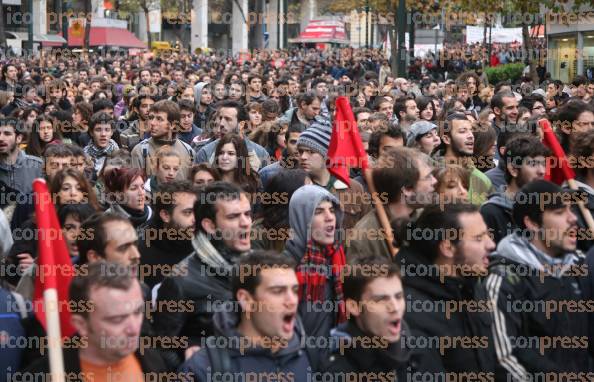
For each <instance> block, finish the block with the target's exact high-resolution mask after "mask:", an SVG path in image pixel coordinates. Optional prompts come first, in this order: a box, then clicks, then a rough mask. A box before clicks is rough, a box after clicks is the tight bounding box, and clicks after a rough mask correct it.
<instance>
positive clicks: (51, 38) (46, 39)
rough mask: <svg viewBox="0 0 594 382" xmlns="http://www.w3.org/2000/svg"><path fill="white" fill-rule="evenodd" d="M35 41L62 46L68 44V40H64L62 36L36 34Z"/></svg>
mask: <svg viewBox="0 0 594 382" xmlns="http://www.w3.org/2000/svg"><path fill="white" fill-rule="evenodd" d="M33 41H35V42H40V43H42V44H44V43H52V42H53V43H57V44H59V45H62V44H64V43H66V40H65V39H64V37H62V36H61V35H57V34H34V35H33Z"/></svg>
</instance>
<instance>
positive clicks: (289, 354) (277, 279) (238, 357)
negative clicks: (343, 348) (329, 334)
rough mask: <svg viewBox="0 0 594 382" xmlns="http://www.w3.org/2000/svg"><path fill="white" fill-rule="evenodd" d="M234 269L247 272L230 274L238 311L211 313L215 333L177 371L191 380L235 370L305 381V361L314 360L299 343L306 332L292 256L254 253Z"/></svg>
mask: <svg viewBox="0 0 594 382" xmlns="http://www.w3.org/2000/svg"><path fill="white" fill-rule="evenodd" d="M238 268H239V269H243V270H249V271H248V272H246V274H245V275H238V274H235V275H234V276H233V279H232V281H231V285H232V295H233V300H235V301H237V305H238V307H239V311H238V312H236V311H234V310H231V311H224V310H223V311H219V312H216V313H215V315H214V317H213V321H214V325H215V330H216V334H215V335H216V337H210V338H208V339H207V340H206V348H203V349H201V350H200V351H199V352H198V353H196V354H194V355H193V356H192V357H191V358H190V359H189V360H187V361H186V362H185V363H184V364H183V365H182V366H181V367H180V369H179V371H180V373H187V374H188V375H189V376H190V380H192V381H205V380H208V375H220V376H221V377H222V378H228V376H235V375H239V374H249V375H255V376H258V377H260V376H269V375H291V379H292V380H294V381H300V382H306V381H309V380H310V376H311V374H310V373H311V370H312V368H311V365H312V364H313V363H314V362H316V361H317V360H316V358H315V356H314V355H313V351H314V349H309V348H308V347H307V346H306V345H304V343H303V340H305V336H306V333H305V332H304V330H303V326H302V325H301V323H300V322H299V317H298V315H297V306H298V303H299V295H298V293H297V288H298V286H299V282H298V279H297V275H296V273H295V270H294V268H295V260H293V259H292V258H290V257H286V256H282V255H280V254H278V253H275V252H263V251H254V252H251V253H250V254H248V255H247V256H244V257H242V258H241V259H240V261H239V264H238ZM219 344H221V345H219ZM240 344H243V345H240ZM310 350H311V352H310ZM310 353H311V355H310ZM215 357H216V358H215ZM221 365H228V366H227V368H225V369H223V368H222V367H221ZM281 373H282V374H281Z"/></svg>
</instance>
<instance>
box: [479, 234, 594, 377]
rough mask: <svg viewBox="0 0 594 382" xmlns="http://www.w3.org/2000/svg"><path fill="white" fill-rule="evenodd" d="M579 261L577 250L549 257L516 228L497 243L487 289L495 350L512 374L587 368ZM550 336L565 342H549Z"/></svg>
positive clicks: (586, 297)
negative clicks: (490, 301)
mask: <svg viewBox="0 0 594 382" xmlns="http://www.w3.org/2000/svg"><path fill="white" fill-rule="evenodd" d="M584 262H585V258H584V256H583V254H581V252H578V253H567V254H566V255H565V256H564V257H563V258H559V259H553V258H551V257H549V256H547V255H546V254H544V253H542V252H540V251H538V250H537V249H536V247H534V246H533V245H532V244H530V243H529V242H528V241H527V240H526V239H524V238H522V237H521V236H520V235H518V234H512V235H509V236H507V237H506V238H504V239H503V240H502V241H501V242H500V243H499V245H498V246H497V251H496V252H495V253H493V255H492V256H491V259H490V265H489V276H488V277H487V290H488V293H489V298H490V299H491V300H492V301H496V302H497V304H496V306H494V311H493V320H494V322H495V331H494V332H495V336H494V340H495V344H496V349H497V356H498V358H499V359H500V360H501V364H502V366H504V367H505V368H506V369H507V370H508V371H509V372H510V374H511V375H513V376H514V377H516V378H530V377H531V379H534V378H535V375H534V373H541V372H544V373H549V372H551V373H563V372H586V371H592V370H593V359H592V355H591V353H590V352H589V350H588V346H589V344H590V343H591V341H589V326H591V323H589V322H588V320H589V317H588V314H589V313H588V311H591V310H592V306H589V304H590V303H591V296H590V292H589V289H590V287H589V285H588V283H589V281H590V280H588V277H589V276H588V269H587V268H586V267H584ZM545 266H546V268H545ZM551 270H553V271H554V272H551ZM590 277H591V276H590ZM588 301H589V302H588ZM584 310H585V311H584ZM555 338H558V339H561V338H563V339H564V341H565V342H554V343H553V339H555ZM522 380H526V379H522Z"/></svg>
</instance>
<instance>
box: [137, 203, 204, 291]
mask: <svg viewBox="0 0 594 382" xmlns="http://www.w3.org/2000/svg"><path fill="white" fill-rule="evenodd" d="M157 217H158V215H157V214H156V213H155V215H154V216H153V218H152V219H151V220H150V221H149V223H148V225H147V226H146V227H145V229H144V235H141V237H140V238H139V240H138V250H139V251H140V264H141V268H142V269H143V272H142V274H141V277H142V281H144V282H145V283H146V284H147V285H148V286H149V287H150V288H153V287H154V286H155V285H157V284H158V283H160V282H162V281H163V279H164V278H165V276H168V275H169V274H170V273H171V270H173V269H174V268H175V267H174V266H175V265H176V264H177V263H179V262H181V261H182V260H183V259H185V258H186V257H188V256H190V255H191V254H192V252H193V248H192V242H191V240H182V238H181V237H179V236H178V235H176V234H177V231H175V234H173V231H172V230H170V229H167V228H163V225H162V223H161V222H160V221H158V218H157ZM180 234H181V233H180Z"/></svg>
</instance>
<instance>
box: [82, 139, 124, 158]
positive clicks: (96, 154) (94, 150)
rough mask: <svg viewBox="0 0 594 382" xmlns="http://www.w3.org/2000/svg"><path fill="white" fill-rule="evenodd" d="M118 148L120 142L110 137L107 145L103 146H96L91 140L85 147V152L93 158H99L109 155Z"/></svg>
mask: <svg viewBox="0 0 594 382" xmlns="http://www.w3.org/2000/svg"><path fill="white" fill-rule="evenodd" d="M118 148H119V147H118V144H117V143H116V142H115V141H114V140H113V139H110V140H109V143H108V144H107V146H106V147H103V148H100V147H97V146H95V143H93V141H91V142H89V144H88V145H87V146H86V147H85V148H84V152H85V154H88V155H89V156H90V157H91V158H93V159H97V158H101V157H104V156H107V155H108V154H111V153H112V152H114V151H115V150H117V149H118Z"/></svg>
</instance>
